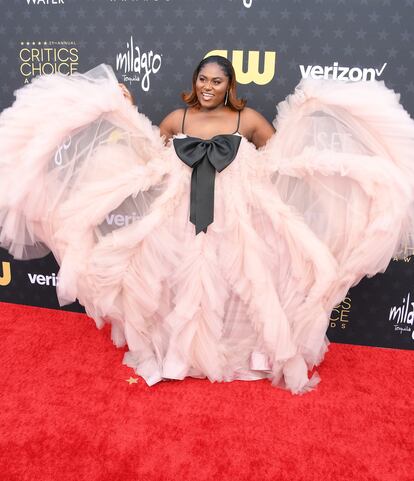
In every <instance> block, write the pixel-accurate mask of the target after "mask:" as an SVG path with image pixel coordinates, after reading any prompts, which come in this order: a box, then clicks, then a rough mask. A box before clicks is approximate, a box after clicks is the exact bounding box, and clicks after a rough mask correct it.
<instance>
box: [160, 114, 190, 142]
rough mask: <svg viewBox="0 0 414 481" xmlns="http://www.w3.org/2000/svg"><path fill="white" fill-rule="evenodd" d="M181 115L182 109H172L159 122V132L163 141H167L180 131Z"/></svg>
mask: <svg viewBox="0 0 414 481" xmlns="http://www.w3.org/2000/svg"><path fill="white" fill-rule="evenodd" d="M183 115H184V109H177V110H174V111H173V112H171V113H169V114H168V115H167V116H166V117H165V118H164V120H163V121H162V122H161V123H160V134H161V137H165V143H167V142H168V141H169V140H170V139H171V137H173V136H174V135H177V134H179V133H180V132H181V125H182V121H183Z"/></svg>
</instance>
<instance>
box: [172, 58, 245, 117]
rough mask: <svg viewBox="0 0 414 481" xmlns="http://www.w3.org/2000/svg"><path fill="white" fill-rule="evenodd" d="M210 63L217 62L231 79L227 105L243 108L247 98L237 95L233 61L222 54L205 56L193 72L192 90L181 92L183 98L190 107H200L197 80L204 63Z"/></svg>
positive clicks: (234, 108) (237, 109) (238, 109)
mask: <svg viewBox="0 0 414 481" xmlns="http://www.w3.org/2000/svg"><path fill="white" fill-rule="evenodd" d="M208 63H216V64H217V65H218V66H219V67H220V68H221V69H222V70H223V73H224V75H225V76H226V77H227V78H228V79H229V89H228V92H229V94H228V100H227V104H226V105H227V107H229V108H231V109H232V110H236V111H240V110H243V109H244V107H245V105H246V100H245V99H238V98H237V95H236V73H235V72H234V68H233V65H232V63H231V62H230V61H229V60H227V59H226V58H225V57H221V56H220V55H211V56H210V57H206V58H204V59H203V60H202V61H201V62H200V63H199V64H198V65H197V67H196V69H195V70H194V73H193V81H192V90H191V92H183V93H182V94H181V97H182V99H183V100H184V102H185V103H186V104H187V105H188V106H189V107H195V108H200V102H199V101H198V98H197V93H196V82H197V77H198V74H199V73H200V70H201V69H202V68H203V67H204V65H206V64H208Z"/></svg>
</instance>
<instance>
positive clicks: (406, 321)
mask: <svg viewBox="0 0 414 481" xmlns="http://www.w3.org/2000/svg"><path fill="white" fill-rule="evenodd" d="M388 320H389V321H390V322H393V323H394V331H396V332H399V333H400V334H402V333H403V332H408V333H410V334H411V338H412V339H414V329H413V323H414V302H413V300H412V297H411V293H410V292H409V293H408V294H407V296H406V297H403V299H402V303H401V304H400V305H397V306H392V307H391V309H390V314H389V317H388Z"/></svg>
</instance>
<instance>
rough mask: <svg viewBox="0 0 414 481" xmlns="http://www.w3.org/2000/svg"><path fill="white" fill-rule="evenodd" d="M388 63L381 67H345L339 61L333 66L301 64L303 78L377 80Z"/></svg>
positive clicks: (356, 80)
mask: <svg viewBox="0 0 414 481" xmlns="http://www.w3.org/2000/svg"><path fill="white" fill-rule="evenodd" d="M386 66H387V63H386V62H385V63H384V64H383V65H382V67H381V68H374V67H364V68H360V67H343V66H341V65H339V63H338V62H334V63H333V65H331V66H327V65H325V66H323V65H307V66H305V65H299V69H300V73H301V75H302V78H304V79H307V78H309V77H310V78H314V79H322V78H323V79H328V78H331V79H334V80H344V81H347V80H351V81H353V82H358V81H360V80H368V81H370V80H377V78H378V77H380V76H381V75H382V73H383V72H384V69H385V67H386Z"/></svg>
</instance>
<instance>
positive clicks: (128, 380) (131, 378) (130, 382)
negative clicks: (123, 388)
mask: <svg viewBox="0 0 414 481" xmlns="http://www.w3.org/2000/svg"><path fill="white" fill-rule="evenodd" d="M125 380H126V382H127V383H128V384H129V385H131V384H137V383H138V378H137V377H130V378H129V379H125Z"/></svg>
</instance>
